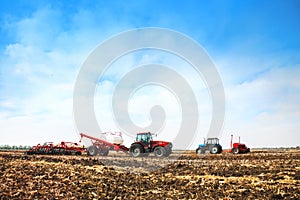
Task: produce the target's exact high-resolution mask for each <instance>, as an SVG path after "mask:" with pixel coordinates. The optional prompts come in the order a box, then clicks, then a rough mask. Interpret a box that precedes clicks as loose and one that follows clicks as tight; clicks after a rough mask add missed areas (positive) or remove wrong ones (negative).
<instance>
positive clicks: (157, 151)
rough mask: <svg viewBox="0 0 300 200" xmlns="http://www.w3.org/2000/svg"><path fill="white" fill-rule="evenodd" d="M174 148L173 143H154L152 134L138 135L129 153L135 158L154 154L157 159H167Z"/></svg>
mask: <svg viewBox="0 0 300 200" xmlns="http://www.w3.org/2000/svg"><path fill="white" fill-rule="evenodd" d="M172 147H173V145H172V143H171V142H165V141H154V140H153V138H152V134H151V133H150V132H147V133H138V134H137V135H136V140H135V142H134V143H132V144H131V146H130V148H129V152H130V154H131V155H132V156H133V157H139V156H148V155H149V153H152V152H153V153H154V155H155V156H156V157H163V156H165V157H167V156H169V155H170V154H171V153H172Z"/></svg>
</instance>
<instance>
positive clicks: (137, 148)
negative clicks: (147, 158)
mask: <svg viewBox="0 0 300 200" xmlns="http://www.w3.org/2000/svg"><path fill="white" fill-rule="evenodd" d="M143 152H144V151H143V147H142V146H141V145H132V146H131V147H130V154H131V155H132V156H133V157H139V156H141V154H142V153H143Z"/></svg>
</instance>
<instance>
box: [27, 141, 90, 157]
mask: <svg viewBox="0 0 300 200" xmlns="http://www.w3.org/2000/svg"><path fill="white" fill-rule="evenodd" d="M85 151H86V149H85V148H84V146H82V145H80V144H78V143H74V142H61V143H59V144H54V143H53V142H46V143H44V144H43V145H41V144H38V145H36V146H33V147H32V148H31V149H29V150H28V151H26V152H25V154H27V155H34V154H35V155H81V154H82V153H83V152H85Z"/></svg>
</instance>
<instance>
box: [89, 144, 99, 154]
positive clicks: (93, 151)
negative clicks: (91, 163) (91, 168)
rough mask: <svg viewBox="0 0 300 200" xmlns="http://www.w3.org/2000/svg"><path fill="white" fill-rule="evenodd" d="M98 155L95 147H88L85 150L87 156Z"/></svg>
mask: <svg viewBox="0 0 300 200" xmlns="http://www.w3.org/2000/svg"><path fill="white" fill-rule="evenodd" d="M97 154H98V148H97V147H96V146H89V147H88V148H87V155H88V156H96V155H97Z"/></svg>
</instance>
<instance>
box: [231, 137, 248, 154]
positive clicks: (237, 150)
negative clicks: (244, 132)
mask: <svg viewBox="0 0 300 200" xmlns="http://www.w3.org/2000/svg"><path fill="white" fill-rule="evenodd" d="M232 139H233V135H231V142H230V148H231V153H233V154H242V153H249V152H250V148H248V147H247V146H246V145H245V144H242V143H240V137H239V142H238V143H233V144H232Z"/></svg>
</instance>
